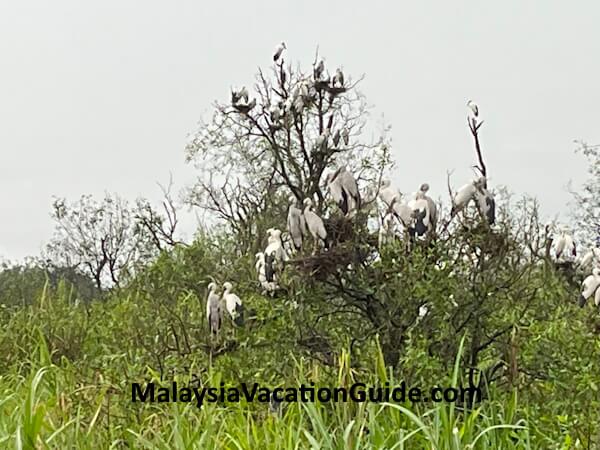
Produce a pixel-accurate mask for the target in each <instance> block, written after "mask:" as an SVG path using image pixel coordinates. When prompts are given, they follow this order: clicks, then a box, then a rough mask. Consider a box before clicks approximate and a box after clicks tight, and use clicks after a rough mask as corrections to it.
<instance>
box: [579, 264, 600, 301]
mask: <svg viewBox="0 0 600 450" xmlns="http://www.w3.org/2000/svg"><path fill="white" fill-rule="evenodd" d="M599 286H600V268H598V267H596V268H595V269H594V270H593V271H592V274H591V275H589V276H588V277H586V279H585V280H583V283H582V284H581V294H580V295H579V306H580V307H582V308H583V307H584V306H585V303H586V302H587V300H588V299H589V298H590V297H591V296H593V295H594V293H595V292H597V291H598V287H599ZM595 301H596V306H599V304H598V302H599V301H600V297H598V294H596V298H595Z"/></svg>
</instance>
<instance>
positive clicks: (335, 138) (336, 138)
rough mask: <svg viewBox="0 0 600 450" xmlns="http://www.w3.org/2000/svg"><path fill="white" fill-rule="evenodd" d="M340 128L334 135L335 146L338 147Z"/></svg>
mask: <svg viewBox="0 0 600 450" xmlns="http://www.w3.org/2000/svg"><path fill="white" fill-rule="evenodd" d="M340 137H341V136H340V130H337V131H336V132H335V134H334V135H333V146H334V147H337V146H338V144H339V143H340Z"/></svg>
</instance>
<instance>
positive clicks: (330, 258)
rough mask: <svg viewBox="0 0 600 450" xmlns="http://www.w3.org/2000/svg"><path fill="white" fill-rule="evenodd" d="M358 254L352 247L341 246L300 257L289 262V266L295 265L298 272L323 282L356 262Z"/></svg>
mask: <svg viewBox="0 0 600 450" xmlns="http://www.w3.org/2000/svg"><path fill="white" fill-rule="evenodd" d="M356 253H357V252H356V250H355V249H354V248H352V247H348V246H339V247H333V248H331V249H329V250H323V251H322V252H321V253H317V254H315V255H308V256H299V257H297V258H294V259H291V260H289V261H288V264H290V265H294V266H295V267H296V268H297V269H298V270H300V271H302V272H304V273H306V274H309V275H312V276H314V277H315V278H316V279H318V280H323V279H326V278H327V277H328V276H329V275H331V274H333V273H335V272H337V270H338V268H339V267H346V266H347V265H348V264H350V263H352V262H354V260H355V258H356Z"/></svg>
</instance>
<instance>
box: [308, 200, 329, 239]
mask: <svg viewBox="0 0 600 450" xmlns="http://www.w3.org/2000/svg"><path fill="white" fill-rule="evenodd" d="M312 207H313V202H312V200H311V199H310V198H308V197H307V198H305V199H304V220H306V227H307V228H308V231H309V232H310V234H311V235H312V237H313V238H314V239H315V241H317V242H319V243H321V244H322V245H323V246H324V247H325V248H328V244H327V231H326V230H325V225H324V224H323V219H321V218H320V217H319V216H318V215H317V213H315V212H314V211H313V210H312Z"/></svg>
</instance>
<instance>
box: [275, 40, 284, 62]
mask: <svg viewBox="0 0 600 450" xmlns="http://www.w3.org/2000/svg"><path fill="white" fill-rule="evenodd" d="M286 48H287V47H286V46H285V42H281V44H279V45H278V46H277V48H276V49H275V52H274V53H273V61H274V62H277V60H278V59H279V57H280V56H281V54H282V53H283V50H285V49H286Z"/></svg>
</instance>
